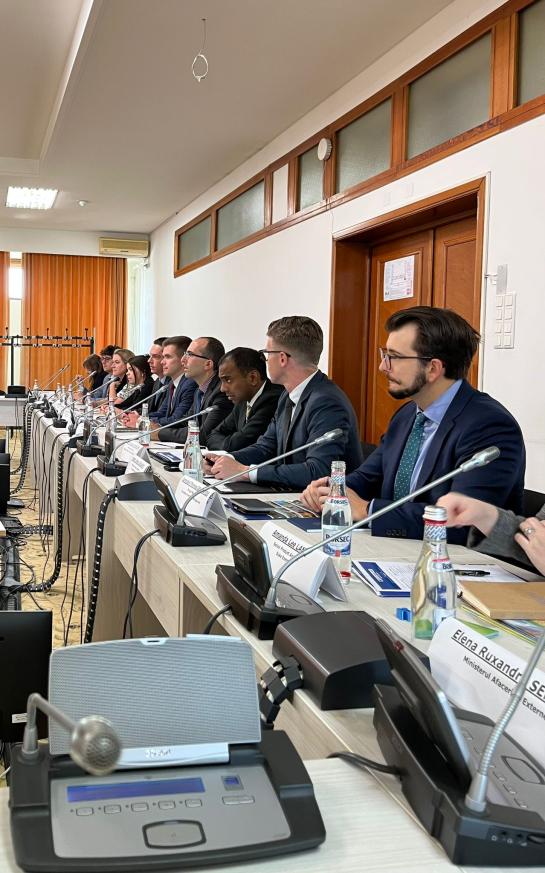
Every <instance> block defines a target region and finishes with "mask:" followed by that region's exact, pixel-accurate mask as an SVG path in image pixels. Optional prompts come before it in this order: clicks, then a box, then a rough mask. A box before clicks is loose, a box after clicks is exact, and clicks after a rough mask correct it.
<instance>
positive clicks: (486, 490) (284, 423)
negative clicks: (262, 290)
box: [110, 306, 545, 548]
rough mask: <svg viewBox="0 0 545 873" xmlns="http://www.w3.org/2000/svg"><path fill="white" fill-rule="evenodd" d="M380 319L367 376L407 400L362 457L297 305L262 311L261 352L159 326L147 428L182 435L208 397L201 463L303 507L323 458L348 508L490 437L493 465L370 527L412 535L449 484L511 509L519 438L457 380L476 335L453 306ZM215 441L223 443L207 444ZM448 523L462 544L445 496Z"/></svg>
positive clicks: (464, 455)
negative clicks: (343, 482)
mask: <svg viewBox="0 0 545 873" xmlns="http://www.w3.org/2000/svg"><path fill="white" fill-rule="evenodd" d="M386 330H387V332H388V337H387V341H386V346H385V348H383V349H381V350H380V355H381V362H380V367H379V371H380V376H379V377H380V378H385V379H386V380H387V383H388V391H389V393H390V395H391V396H392V397H394V398H396V399H399V400H400V401H403V400H405V401H409V402H405V403H403V404H402V405H400V409H399V410H398V411H397V412H396V413H395V414H394V416H393V417H392V419H391V421H390V424H389V426H388V429H387V431H386V433H385V434H384V436H383V437H382V439H381V442H380V444H379V446H378V447H377V448H376V450H375V451H374V452H372V454H371V455H370V456H369V457H368V458H367V459H366V460H365V461H364V460H363V457H362V450H361V443H360V440H359V435H358V425H357V420H356V416H355V413H354V410H353V408H352V405H351V403H350V401H349V399H348V398H347V397H346V395H345V394H344V392H343V391H342V390H341V389H340V388H339V387H338V386H337V385H335V383H334V382H332V381H331V380H330V379H329V378H328V377H327V376H326V375H325V374H324V373H322V372H321V371H320V370H319V369H318V361H319V359H320V355H321V353H322V348H323V335H322V331H321V328H320V326H319V325H318V324H317V323H316V322H315V321H314V320H313V319H311V318H307V317H304V316H290V317H285V318H280V319H278V320H276V321H274V322H272V323H271V324H270V325H269V327H268V328H267V334H266V341H265V348H264V349H263V350H261V352H256V351H255V350H251V349H245V348H238V349H233V350H232V351H231V352H228V353H227V354H225V352H224V348H223V345H222V343H221V342H220V341H219V340H217V339H215V338H213V337H199V338H197V339H195V340H192V341H191V340H190V339H189V338H188V337H182V336H176V337H167V338H158V340H157V341H155V342H154V344H153V346H152V348H151V350H150V355H149V365H150V367H151V371H152V372H153V373H154V374H155V375H156V376H157V379H156V381H155V382H153V384H152V390H153V389H155V390H154V391H153V393H157V391H158V389H159V388H160V387H161V386H162V384H164V382H165V381H170V383H171V387H170V388H169V390H167V391H166V392H162V393H161V394H160V395H158V397H157V408H154V398H153V394H151V396H150V397H149V407H150V417H151V418H152V421H153V422H154V428H155V430H154V434H153V436H154V438H156V439H161V440H173V441H176V442H178V443H182V442H184V440H185V438H186V434H187V430H186V428H185V427H176V426H170V424H171V423H172V422H175V421H177V420H178V419H179V418H181V417H183V416H184V415H186V414H187V415H190V414H196V413H198V412H200V411H201V410H202V409H205V408H208V407H209V406H213V407H214V409H213V411H211V412H210V413H209V414H208V415H206V416H203V417H202V419H201V422H200V431H201V442H202V444H203V445H206V446H207V447H208V448H209V450H212V453H211V454H208V456H207V462H206V463H207V471H206V472H207V473H208V474H211V475H213V476H215V477H216V478H217V479H224V478H227V477H228V476H231V475H233V474H235V473H238V474H240V476H241V478H249V479H250V480H251V481H254V482H256V483H258V484H260V485H268V484H274V485H276V484H281V485H284V486H287V487H289V488H291V489H292V490H293V491H300V492H302V498H303V500H304V502H305V503H306V504H307V505H308V506H309V507H310V508H312V509H314V510H320V508H321V506H322V504H323V502H324V500H325V497H326V495H327V492H328V480H327V477H328V475H329V471H330V468H331V462H332V461H333V460H340V459H341V460H344V461H345V462H346V467H347V473H348V476H347V490H348V495H349V499H350V503H351V506H352V515H353V518H354V520H359V519H363V518H365V517H366V516H367V515H369V514H371V513H372V512H373V511H375V510H377V509H379V508H382V507H384V506H386V505H388V504H389V503H391V502H392V501H393V500H396V499H398V498H399V497H402V496H405V495H407V494H409V493H410V492H411V491H412V490H414V489H415V488H417V487H421V486H422V485H424V484H426V483H427V482H431V481H433V480H434V479H436V478H438V477H440V476H441V475H443V474H444V473H447V472H449V471H450V470H452V469H454V468H456V467H457V466H459V464H460V463H462V462H463V461H465V460H467V459H468V458H470V457H471V456H472V455H473V454H474V453H475V452H477V451H479V450H482V449H485V448H488V447H489V446H492V445H495V446H497V447H498V448H499V449H500V456H499V458H498V459H497V460H496V461H494V462H493V464H490V465H489V466H486V467H481V468H478V469H475V470H473V471H471V472H469V473H465V474H462V475H458V476H456V477H455V478H454V479H453V480H452V481H451V482H446V483H444V484H442V485H439V486H435V487H434V488H433V489H431V490H430V491H429V492H428V493H426V495H425V500H424V501H422V502H420V501H411V502H409V503H408V504H406V505H405V506H403V507H400V508H398V509H396V510H393V511H392V512H390V513H388V514H386V515H385V516H383V517H382V518H380V519H376V520H375V521H374V522H373V523H372V533H373V535H378V536H390V537H411V538H420V537H421V536H422V531H423V523H422V514H423V509H424V506H425V505H426V504H428V503H436V502H438V501H439V500H440V498H442V497H444V495H447V494H449V492H453V493H454V495H457V496H458V499H461V497H464V498H467V499H469V500H472V501H480V503H483V502H484V503H486V504H490V505H492V506H493V507H499V508H500V510H503V511H505V512H507V513H508V514H509V513H510V515H509V518H515V517H516V515H517V514H519V513H520V512H521V510H522V498H523V489H524V475H525V448H524V441H523V437H522V433H521V430H520V427H519V425H518V423H517V422H516V420H515V418H514V417H513V416H512V415H511V414H510V413H509V412H508V410H507V409H505V408H504V407H503V406H502V405H501V404H500V403H499V402H498V401H497V400H495V399H493V398H492V397H490V396H489V395H488V394H485V393H483V392H481V391H477V390H476V389H474V388H472V387H471V386H470V385H469V383H468V382H467V381H466V376H467V373H468V370H469V367H470V365H471V362H472V360H473V357H474V356H475V354H476V352H477V349H478V345H479V334H478V333H477V332H476V331H475V330H474V329H473V328H472V327H471V326H470V325H469V324H468V323H467V322H466V321H465V320H464V319H463V318H462V317H461V316H459V315H458V314H457V313H454V312H452V311H450V310H445V309H439V308H435V307H426V306H419V307H412V308H409V309H405V310H400V311H397V312H396V313H394V314H393V315H392V316H391V317H390V318H389V319H388V321H387V323H386ZM117 351H119V350H117ZM113 358H114V359H115V354H114V356H113ZM262 358H264V359H265V360H266V364H267V371H268V378H267V376H266V375H265V371H264V369H263V363H262ZM110 390H112V389H110ZM113 390H115V388H114V389H113ZM271 416H272V417H271ZM126 421H127V423H129V424H134V422H135V418H134V417H133V415H131V414H129V415H128V416H127V417H126ZM334 428H339V429H340V431H341V434H342V435H341V436H340V437H339V438H338V439H337V440H332V441H331V442H327V443H324V444H322V445H317V446H313V447H312V448H309V449H306V450H302V451H301V452H298V453H296V454H294V455H292V456H291V457H289V458H286V459H284V460H282V461H279V462H276V463H273V464H271V465H270V466H267V467H264V468H262V469H260V470H259V471H250V472H248V468H249V467H250V466H251V465H253V464H256V463H259V462H261V461H263V460H266V459H268V458H272V457H275V456H276V455H277V454H280V453H282V452H284V451H288V450H290V449H294V448H297V447H298V446H303V445H305V444H306V443H308V442H311V441H312V440H313V439H315V438H316V437H318V436H321V435H322V434H324V433H325V432H326V431H329V430H332V429H334ZM220 449H222V450H224V451H225V450H226V451H228V452H229V454H228V455H225V454H214V450H216V451H217V450H220ZM451 497H452V495H451V494H449V498H451ZM452 499H453V498H452ZM502 517H503V516H502ZM460 518H462V521H460ZM449 521H450V523H451V524H452V527H451V529H450V531H449V540H450V541H451V542H456V543H464V544H465V543H466V541H467V538H468V534H469V530H470V528H469V526H470V525H472V524H473V522H472V521H471V520H470V519H468V521H467V522H465V521H464V519H463V516H462V515H460V514H458V515H457V514H456V512H455V511H454V510H453V509H450V508H449ZM536 524H539V520H538V522H536ZM523 526H524V525H523ZM475 527H476V528H478V524H476V525H475ZM525 527H526V529H527V530H528V529H529V528H530V527H531V525H530V524H526V525H525ZM534 527H535V524H534ZM543 530H544V532H545V527H544V528H543ZM484 532H485V533H486V531H484ZM538 533H539V534H540V535H541V532H540V531H538ZM471 536H472V537H473V540H472V544H473V545H475V544H477V539H476V534H475V532H473V533H472V534H471ZM522 536H525V535H524V534H523V533H522ZM529 536H530V537H531V536H532V533H530V534H529ZM526 539H528V538H527V537H526ZM520 547H521V548H524V547H523V546H520Z"/></svg>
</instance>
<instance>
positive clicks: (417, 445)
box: [303, 306, 526, 543]
mask: <svg viewBox="0 0 545 873" xmlns="http://www.w3.org/2000/svg"><path fill="white" fill-rule="evenodd" d="M386 330H387V331H388V332H389V335H388V339H387V341H386V347H385V348H383V349H380V356H381V362H380V367H379V370H380V371H381V373H382V374H383V376H384V377H385V378H386V379H387V381H388V392H389V394H390V395H391V396H392V397H394V398H395V399H397V400H406V399H410V400H411V402H409V403H406V404H404V405H403V406H402V407H401V409H399V410H398V411H397V412H396V413H395V414H394V415H393V417H392V419H391V421H390V424H389V426H388V430H387V431H386V433H385V434H384V436H383V437H382V439H381V442H380V445H379V446H378V448H377V449H376V450H375V451H374V452H373V453H372V454H371V455H370V456H369V458H368V459H367V460H366V461H365V462H364V463H363V464H362V465H361V466H360V467H359V469H357V470H355V471H354V472H353V473H352V474H351V475H350V476H348V477H347V480H346V484H347V491H348V496H349V499H350V504H351V506H352V515H353V518H354V520H355V521H357V520H359V519H362V518H366V517H367V515H370V514H371V513H372V512H375V511H377V510H379V509H382V508H383V507H385V506H387V505H388V504H389V503H391V502H392V501H394V500H397V499H398V498H400V497H404V496H406V495H408V494H410V493H411V491H413V490H415V489H416V488H419V487H421V486H422V485H425V484H426V482H431V481H433V480H434V479H437V478H439V477H440V476H442V475H444V474H445V473H448V472H449V471H451V470H454V469H455V468H456V467H458V466H459V465H460V464H461V463H462V462H463V461H467V460H468V459H469V458H470V457H471V456H472V455H473V454H474V453H475V452H478V451H480V450H482V449H486V448H488V447H489V446H497V447H498V448H499V449H500V452H501V454H500V456H499V458H498V459H497V460H496V461H494V462H492V463H491V464H489V465H487V466H486V467H481V468H479V469H475V470H473V471H472V472H469V473H463V474H460V475H459V476H456V477H455V478H454V479H452V480H450V481H448V482H445V483H443V484H442V485H438V486H436V487H435V488H433V489H431V490H430V491H429V492H427V493H426V494H424V495H422V497H420V498H418V502H416V501H411V502H409V503H407V504H405V505H404V506H402V507H400V508H399V509H395V510H392V512H390V513H387V514H385V515H384V516H382V517H381V518H379V519H376V520H375V521H374V522H373V523H372V532H373V534H374V535H376V536H390V537H410V538H416V539H420V538H421V537H422V532H423V522H422V514H423V511H424V507H425V506H426V505H427V504H433V503H436V502H437V500H438V499H439V497H441V496H442V495H443V494H446V493H447V492H448V491H451V490H452V491H457V492H460V493H462V494H466V495H468V496H471V497H476V498H477V499H479V500H485V501H487V502H489V503H494V504H495V505H497V506H500V507H503V508H505V509H512V510H513V511H514V512H520V511H521V509H522V495H523V489H524V472H525V466H526V456H525V450H524V442H523V438H522V433H521V430H520V428H519V426H518V424H517V422H516V421H515V419H514V418H513V416H512V415H511V414H510V413H509V412H508V411H507V410H506V409H505V408H504V407H503V406H502V405H501V404H500V403H498V401H497V400H494V399H493V398H492V397H490V396H489V395H488V394H483V393H482V392H481V391H476V390H475V389H474V388H472V387H471V385H469V383H468V382H466V380H465V377H466V375H467V372H468V370H469V367H470V365H471V361H472V359H473V357H474V355H475V353H476V352H477V349H478V346H479V334H478V333H477V331H475V330H474V329H473V328H472V327H471V325H469V324H468V322H467V321H465V319H463V318H462V317H461V316H460V315H458V314H457V313H456V312H453V311H452V310H449V309H439V308H435V307H432V306H414V307H412V308H410V309H402V310H399V311H398V312H395V313H394V314H393V315H391V316H390V318H389V319H388V321H387V322H386ZM327 493H328V484H327V479H319V480H317V481H314V482H312V483H311V485H310V486H309V487H308V488H307V489H306V491H305V492H304V494H303V501H304V502H305V503H306V504H307V505H308V506H309V507H310V508H312V509H315V510H319V509H320V508H321V506H322V505H323V502H324V500H325V496H326V495H327ZM466 540H467V529H454V528H453V529H451V530H450V531H449V541H451V542H456V543H465V542H466Z"/></svg>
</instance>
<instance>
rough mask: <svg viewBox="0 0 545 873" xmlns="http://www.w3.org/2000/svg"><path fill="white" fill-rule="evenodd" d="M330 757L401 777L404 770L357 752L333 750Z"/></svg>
mask: <svg viewBox="0 0 545 873" xmlns="http://www.w3.org/2000/svg"><path fill="white" fill-rule="evenodd" d="M327 757H328V758H341V759H342V760H343V761H348V762H349V763H350V764H356V766H358V767H364V768H365V769H366V770H376V771H377V772H378V773H389V774H391V775H392V776H397V777H398V778H401V776H402V775H403V771H402V770H401V769H400V768H399V767H394V766H390V764H381V763H380V761H371V760H369V758H364V757H363V755H357V754H356V753H355V752H331V754H330V755H328V756H327Z"/></svg>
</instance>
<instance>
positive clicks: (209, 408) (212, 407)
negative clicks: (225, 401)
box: [200, 406, 217, 415]
mask: <svg viewBox="0 0 545 873" xmlns="http://www.w3.org/2000/svg"><path fill="white" fill-rule="evenodd" d="M216 409H217V406H207V407H206V409H201V412H200V414H201V415H205V414H206V415H208V413H209V412H214V410H216Z"/></svg>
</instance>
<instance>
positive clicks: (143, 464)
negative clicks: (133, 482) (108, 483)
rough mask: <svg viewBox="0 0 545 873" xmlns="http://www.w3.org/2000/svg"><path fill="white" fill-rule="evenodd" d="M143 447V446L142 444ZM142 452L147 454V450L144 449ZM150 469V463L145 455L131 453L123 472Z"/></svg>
mask: <svg viewBox="0 0 545 873" xmlns="http://www.w3.org/2000/svg"><path fill="white" fill-rule="evenodd" d="M142 448H143V446H142ZM144 452H145V454H146V456H147V452H146V450H145V449H144ZM150 470H151V464H150V462H149V460H148V459H147V457H140V455H139V454H136V455H133V456H132V458H131V459H130V461H129V463H128V464H127V469H126V470H125V473H149V471H150Z"/></svg>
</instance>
